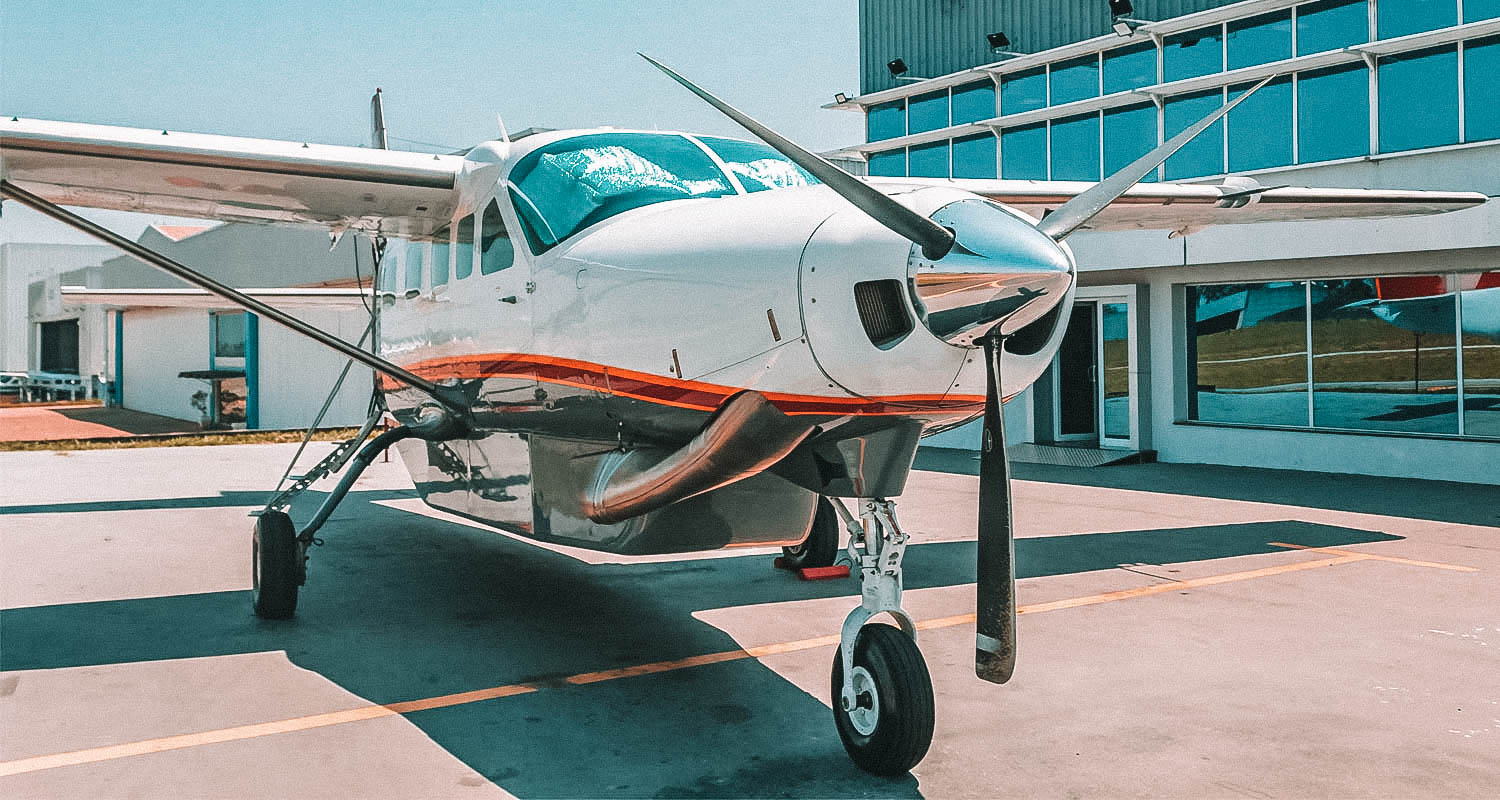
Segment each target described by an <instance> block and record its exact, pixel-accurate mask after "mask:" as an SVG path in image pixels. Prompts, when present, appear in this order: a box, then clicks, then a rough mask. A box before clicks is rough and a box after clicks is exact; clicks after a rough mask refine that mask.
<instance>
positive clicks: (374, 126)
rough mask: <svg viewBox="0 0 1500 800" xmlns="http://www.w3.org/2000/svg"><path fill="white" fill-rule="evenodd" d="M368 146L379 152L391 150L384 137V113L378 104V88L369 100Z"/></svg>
mask: <svg viewBox="0 0 1500 800" xmlns="http://www.w3.org/2000/svg"><path fill="white" fill-rule="evenodd" d="M370 146H371V147H377V148H380V149H381V150H389V149H391V146H390V143H389V142H387V141H386V137H385V111H384V110H383V109H382V108H381V104H380V87H378V86H377V87H376V88H375V94H374V96H373V97H371V98H370Z"/></svg>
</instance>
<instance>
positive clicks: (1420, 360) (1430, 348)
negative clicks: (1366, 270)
mask: <svg viewBox="0 0 1500 800" xmlns="http://www.w3.org/2000/svg"><path fill="white" fill-rule="evenodd" d="M1311 316H1312V325H1311V328H1312V351H1313V424H1315V425H1316V426H1318V427H1320V428H1356V429H1364V430H1390V431H1409V432H1419V433H1458V414H1457V408H1458V384H1457V366H1456V358H1455V348H1454V339H1455V337H1454V330H1455V320H1454V296H1453V294H1452V293H1448V292H1446V287H1445V282H1444V279H1443V278H1442V277H1441V276H1409V277H1404V278H1394V279H1391V278H1380V279H1376V278H1365V279H1358V280H1341V281H1314V282H1313V307H1312V315H1311Z"/></svg>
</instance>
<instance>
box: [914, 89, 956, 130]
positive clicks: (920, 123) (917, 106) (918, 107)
mask: <svg viewBox="0 0 1500 800" xmlns="http://www.w3.org/2000/svg"><path fill="white" fill-rule="evenodd" d="M946 127H948V90H947V89H944V90H942V91H940V92H929V93H927V94H919V95H917V96H916V97H913V98H911V100H910V101H909V102H908V104H907V107H906V132H907V133H921V132H923V131H935V130H937V129H938V128H946Z"/></svg>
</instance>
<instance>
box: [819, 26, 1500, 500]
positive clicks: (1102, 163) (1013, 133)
mask: <svg viewBox="0 0 1500 800" xmlns="http://www.w3.org/2000/svg"><path fill="white" fill-rule="evenodd" d="M1122 34H1123V35H1122ZM860 75H861V91H860V94H859V95H857V96H855V97H842V96H841V97H839V98H836V99H835V102H834V103H832V104H830V105H829V106H827V107H828V108H833V109H839V110H845V111H851V112H855V113H860V114H863V115H864V116H865V122H866V134H867V135H866V141H865V142H864V143H861V144H857V145H853V146H850V147H848V148H845V149H844V150H842V151H840V153H839V155H843V156H846V157H862V158H863V159H864V160H865V161H866V162H867V164H868V170H869V173H870V174H871V175H875V176H887V177H891V178H899V177H925V178H946V177H956V178H996V177H1000V178H1020V179H1038V180H1079V181H1097V180H1099V179H1100V178H1101V177H1102V176H1104V175H1108V174H1110V173H1111V172H1113V171H1114V170H1116V169H1118V168H1119V167H1121V166H1123V165H1124V164H1126V163H1129V162H1130V161H1131V160H1133V159H1134V158H1136V157H1137V156H1139V155H1141V154H1142V153H1144V152H1146V151H1147V150H1148V149H1150V147H1151V146H1153V145H1155V144H1156V143H1158V142H1160V141H1163V140H1164V139H1166V138H1170V137H1171V136H1172V135H1173V134H1175V133H1177V132H1178V131H1179V130H1181V129H1183V128H1184V127H1186V126H1187V125H1188V124H1190V122H1191V121H1193V120H1195V119H1197V118H1199V117H1201V116H1202V115H1203V114H1204V113H1205V110H1206V109H1211V108H1213V107H1216V106H1218V105H1219V104H1220V103H1221V102H1224V101H1225V100H1227V99H1233V98H1234V97H1235V96H1237V95H1238V94H1239V93H1241V92H1243V91H1244V90H1245V89H1246V88H1248V86H1249V85H1250V84H1251V83H1253V82H1255V81H1258V80H1260V79H1262V78H1265V77H1267V76H1272V75H1275V76H1279V77H1277V78H1276V79H1275V80H1273V81H1272V83H1271V84H1270V85H1268V86H1267V87H1265V88H1264V89H1262V90H1261V92H1259V93H1258V94H1257V95H1256V96H1255V97H1253V98H1251V99H1250V100H1249V101H1247V102H1246V103H1245V105H1244V106H1243V107H1242V108H1240V109H1237V110H1235V111H1233V112H1231V113H1230V114H1229V115H1228V116H1227V117H1226V118H1225V120H1222V121H1220V122H1219V123H1216V124H1215V125H1214V127H1213V128H1211V129H1210V130H1209V131H1208V132H1206V133H1205V134H1204V135H1202V136H1200V137H1199V139H1198V140H1197V141H1195V142H1193V143H1192V144H1190V145H1189V146H1188V147H1186V148H1184V149H1183V150H1182V151H1181V152H1179V153H1178V154H1177V155H1175V156H1174V157H1172V158H1171V159H1169V160H1168V161H1167V162H1166V164H1164V165H1163V166H1162V167H1161V168H1160V169H1159V172H1158V174H1157V175H1156V176H1155V179H1156V180H1163V181H1183V182H1209V183H1220V182H1224V181H1226V180H1228V181H1240V182H1243V183H1244V186H1245V187H1246V189H1247V190H1250V195H1249V196H1252V197H1253V194H1254V192H1253V190H1254V188H1255V187H1256V186H1257V185H1259V186H1280V185H1287V184H1290V185H1319V186H1330V187H1348V188H1407V189H1452V190H1469V191H1480V192H1483V193H1485V194H1488V195H1491V196H1495V195H1497V194H1500V110H1497V109H1500V107H1497V106H1496V105H1495V103H1494V97H1495V96H1496V93H1497V92H1500V3H1497V2H1494V0H1445V1H1444V2H1418V1H1417V0H1317V1H1316V2H1297V1H1296V0H1246V1H1245V2H1232V3H1230V2H1212V1H1209V0H1163V1H1161V2H1152V1H1151V0H1142V2H1138V3H1134V4H1133V7H1132V4H1131V3H1120V2H1111V3H1106V2H1103V0H1068V2H1065V3H1057V2H1040V1H1039V0H1025V1H1023V2H1005V3H1002V2H998V0H973V1H971V2H965V3H955V4H948V3H944V4H909V3H902V2H898V1H897V0H864V2H862V3H861V4H860ZM1148 180H1150V179H1149V178H1148ZM1070 244H1071V245H1072V247H1073V250H1074V253H1075V254H1076V255H1077V258H1078V262H1079V285H1080V289H1079V292H1078V295H1077V298H1076V303H1075V306H1074V309H1073V315H1072V320H1071V322H1070V327H1069V329H1068V333H1067V338H1066V340H1065V342H1064V345H1063V348H1062V350H1061V352H1060V353H1059V354H1058V356H1057V359H1056V361H1055V362H1054V363H1053V366H1052V368H1051V369H1049V370H1048V371H1047V373H1046V374H1045V375H1043V377H1042V378H1041V380H1039V381H1038V382H1037V383H1036V384H1035V385H1034V386H1032V387H1031V388H1030V389H1028V390H1027V391H1026V392H1024V393H1023V394H1022V395H1021V396H1019V397H1018V398H1016V399H1015V400H1013V401H1012V402H1011V403H1010V404H1008V406H1007V419H1008V423H1009V425H1008V427H1010V428H1011V429H1012V438H1011V441H1012V442H1023V443H1031V446H1030V449H1031V450H1032V451H1034V452H1033V454H1032V457H1037V458H1042V459H1057V460H1062V461H1065V462H1067V463H1090V462H1094V463H1097V462H1100V461H1107V460H1110V459H1113V458H1117V457H1119V456H1120V455H1122V454H1130V453H1139V452H1151V453H1154V455H1155V457H1157V458H1159V459H1160V460H1162V461H1174V462H1188V463H1215V464H1228V465H1238V466H1255V467H1272V468H1292V469H1303V470H1319V471H1327V472H1335V473H1362V474H1372V475H1385V476H1392V477H1410V478H1429V479H1441V480H1454V481H1478V482H1485V483H1489V482H1494V481H1495V480H1496V478H1497V473H1496V468H1495V466H1494V465H1495V464H1496V463H1497V458H1500V206H1496V204H1494V203H1488V204H1485V205H1483V206H1481V207H1478V208H1475V209H1471V210H1467V211H1462V212H1458V213H1455V214H1449V215H1439V216H1433V217H1421V218H1413V219H1384V220H1322V221H1301V222H1273V223H1263V224H1258V225H1251V226H1221V227H1216V228H1209V229H1205V230H1201V231H1197V230H1192V229H1185V230H1181V231H1174V232H1171V233H1170V234H1168V233H1167V232H1163V231H1129V232H1109V233H1104V232H1086V233H1081V234H1079V235H1078V236H1076V237H1074V238H1073V239H1071V240H1070ZM928 441H929V442H930V443H931V444H933V445H936V446H938V447H947V448H962V449H973V448H976V447H977V446H978V441H979V432H978V428H977V426H969V427H967V428H964V429H960V430H957V431H953V432H950V433H945V434H940V435H939V436H937V437H934V438H933V439H929V440H928ZM1023 449H1025V448H1023Z"/></svg>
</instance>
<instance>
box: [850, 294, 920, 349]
mask: <svg viewBox="0 0 1500 800" xmlns="http://www.w3.org/2000/svg"><path fill="white" fill-rule="evenodd" d="M854 305H855V307H856V308H858V309H859V321H860V323H861V324H863V325H864V327H865V335H866V336H868V337H870V343H871V344H874V345H875V346H876V347H879V348H881V349H882V350H883V349H885V348H887V347H890V346H891V345H894V344H895V343H896V342H899V341H901V340H902V339H903V338H905V336H906V334H908V333H911V330H912V325H913V323H912V319H911V314H909V313H907V311H906V301H905V298H903V297H902V296H901V282H900V281H894V280H883V281H861V282H859V283H856V284H854Z"/></svg>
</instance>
